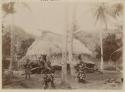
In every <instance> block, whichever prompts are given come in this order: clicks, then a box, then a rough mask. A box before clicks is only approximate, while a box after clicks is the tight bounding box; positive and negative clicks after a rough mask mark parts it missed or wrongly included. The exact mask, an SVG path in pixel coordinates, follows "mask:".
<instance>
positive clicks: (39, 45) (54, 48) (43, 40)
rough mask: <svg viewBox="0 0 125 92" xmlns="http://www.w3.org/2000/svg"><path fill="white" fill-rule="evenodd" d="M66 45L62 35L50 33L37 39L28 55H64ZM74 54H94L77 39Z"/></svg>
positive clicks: (74, 41)
mask: <svg viewBox="0 0 125 92" xmlns="http://www.w3.org/2000/svg"><path fill="white" fill-rule="evenodd" d="M64 43H65V40H64V39H63V36H62V35H57V34H54V33H51V32H48V33H46V34H44V36H42V37H40V38H39V39H36V41H35V42H34V43H33V44H32V45H31V46H30V47H29V49H28V51H27V54H26V55H43V54H55V53H62V52H63V51H65V50H64V49H65V48H64ZM73 53H74V54H84V53H85V54H92V52H91V51H90V50H89V49H88V48H87V47H86V46H85V45H84V44H83V43H81V42H80V41H79V40H76V39H73Z"/></svg>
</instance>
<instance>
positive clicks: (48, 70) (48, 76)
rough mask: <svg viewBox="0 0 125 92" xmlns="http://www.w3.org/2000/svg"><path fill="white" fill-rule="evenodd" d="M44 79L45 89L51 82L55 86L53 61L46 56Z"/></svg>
mask: <svg viewBox="0 0 125 92" xmlns="http://www.w3.org/2000/svg"><path fill="white" fill-rule="evenodd" d="M43 74H44V76H43V80H44V89H47V88H48V87H49V83H51V87H52V88H55V84H54V71H53V69H52V66H51V62H50V61H47V60H46V58H45V64H44V71H43Z"/></svg>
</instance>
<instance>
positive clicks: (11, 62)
mask: <svg viewBox="0 0 125 92" xmlns="http://www.w3.org/2000/svg"><path fill="white" fill-rule="evenodd" d="M11 16H12V24H11V25H10V32H11V48H10V49H11V52H10V54H11V61H10V66H9V72H10V74H11V75H12V76H13V71H12V70H13V61H14V35H13V25H14V24H13V23H14V15H11ZM11 75H10V76H11Z"/></svg>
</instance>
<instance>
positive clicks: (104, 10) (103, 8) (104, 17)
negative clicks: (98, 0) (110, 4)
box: [95, 3, 109, 71]
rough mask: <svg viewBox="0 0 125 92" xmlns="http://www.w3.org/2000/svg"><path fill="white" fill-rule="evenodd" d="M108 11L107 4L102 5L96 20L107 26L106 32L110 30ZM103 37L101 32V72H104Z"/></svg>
mask: <svg viewBox="0 0 125 92" xmlns="http://www.w3.org/2000/svg"><path fill="white" fill-rule="evenodd" d="M108 15H109V14H108V11H107V7H106V5H105V3H102V4H100V5H99V6H98V7H97V9H96V12H95V18H96V22H98V21H100V22H101V23H103V25H104V26H105V30H107V29H108V19H107V18H108ZM102 40H103V37H102V31H100V47H101V63H100V69H101V71H103V42H102Z"/></svg>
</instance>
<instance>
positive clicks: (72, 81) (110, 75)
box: [3, 71, 122, 90]
mask: <svg viewBox="0 0 125 92" xmlns="http://www.w3.org/2000/svg"><path fill="white" fill-rule="evenodd" d="M121 77H122V74H121V73H120V72H108V71H106V72H104V73H103V74H100V73H89V74H87V78H86V82H85V83H79V82H78V81H77V78H76V77H75V76H74V77H73V76H72V77H71V76H70V77H69V78H68V83H69V84H68V85H65V84H64V85H63V84H61V76H60V74H59V73H58V74H56V77H55V85H56V89H118V90H119V89H121V88H122V83H121V81H120V78H121ZM108 79H114V80H117V81H118V82H116V83H115V82H112V83H108V82H106V81H107V80H108ZM3 89H43V84H42V75H40V74H33V75H31V79H28V80H26V79H25V78H24V75H21V76H17V77H16V78H14V79H11V81H10V82H8V83H6V84H3ZM50 89H51V88H50Z"/></svg>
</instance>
